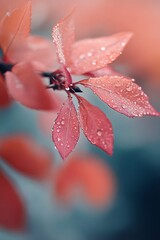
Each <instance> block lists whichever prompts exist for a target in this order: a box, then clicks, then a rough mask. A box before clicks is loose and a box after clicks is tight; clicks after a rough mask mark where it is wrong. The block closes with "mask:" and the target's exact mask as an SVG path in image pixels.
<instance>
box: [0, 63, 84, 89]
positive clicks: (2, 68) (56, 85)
mask: <svg viewBox="0 0 160 240" xmlns="http://www.w3.org/2000/svg"><path fill="white" fill-rule="evenodd" d="M13 66H14V64H10V63H5V62H2V61H1V62H0V73H1V74H2V75H4V74H5V73H6V72H8V71H12V68H13ZM40 75H41V76H42V77H46V78H49V84H48V85H47V86H46V89H50V88H52V89H53V90H65V76H64V75H63V73H62V72H61V71H60V70H56V71H54V72H41V73H40ZM4 80H5V78H4ZM68 91H69V92H70V93H76V92H77V93H78V92H79V93H81V92H82V90H81V89H80V88H79V87H77V86H76V85H74V84H72V85H70V86H69V90H68Z"/></svg>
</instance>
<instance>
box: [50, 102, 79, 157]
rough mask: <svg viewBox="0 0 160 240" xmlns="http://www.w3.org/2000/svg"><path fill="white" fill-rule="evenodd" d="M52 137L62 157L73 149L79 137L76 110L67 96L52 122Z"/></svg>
mask: <svg viewBox="0 0 160 240" xmlns="http://www.w3.org/2000/svg"><path fill="white" fill-rule="evenodd" d="M52 139H53V141H54V143H55V145H56V148H57V150H58V151H59V153H60V155H61V157H62V158H63V159H65V158H67V156H68V155H69V154H70V153H71V152H72V151H73V149H74V148H75V146H76V144H77V142H78V139H79V122H78V118H77V112H76V109H75V106H74V105H73V102H72V98H71V97H69V98H68V99H67V100H66V102H65V104H64V105H63V107H62V109H61V110H60V113H59V114H58V117H57V119H56V121H55V124H54V129H53V132H52Z"/></svg>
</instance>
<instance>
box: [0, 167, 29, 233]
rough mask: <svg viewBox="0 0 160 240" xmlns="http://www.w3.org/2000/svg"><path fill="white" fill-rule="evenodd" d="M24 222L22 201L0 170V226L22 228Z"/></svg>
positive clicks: (12, 228) (13, 228)
mask: <svg viewBox="0 0 160 240" xmlns="http://www.w3.org/2000/svg"><path fill="white" fill-rule="evenodd" d="M24 224H25V210H24V206H23V202H22V200H21V199H20V197H19V195H18V193H17V192H16V190H15V189H14V187H13V185H12V184H11V182H10V181H9V180H8V179H7V177H6V176H5V175H4V174H3V172H2V171H1V170H0V228H1V227H2V228H6V229H9V230H22V229H23V228H24Z"/></svg>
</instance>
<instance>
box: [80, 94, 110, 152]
mask: <svg viewBox="0 0 160 240" xmlns="http://www.w3.org/2000/svg"><path fill="white" fill-rule="evenodd" d="M78 100H79V116H80V125H81V127H82V129H83V132H84V134H85V136H86V137H87V139H88V140H89V141H90V142H91V143H92V144H95V145H96V146H97V147H99V148H101V149H102V150H104V151H105V152H107V153H108V154H110V155H112V152H113V130H112V125H111V123H110V121H109V119H108V118H107V117H106V116H105V114H104V113H103V112H102V111H101V110H100V109H99V108H98V107H96V106H93V105H92V104H90V103H89V102H88V101H86V100H85V99H84V98H82V97H78Z"/></svg>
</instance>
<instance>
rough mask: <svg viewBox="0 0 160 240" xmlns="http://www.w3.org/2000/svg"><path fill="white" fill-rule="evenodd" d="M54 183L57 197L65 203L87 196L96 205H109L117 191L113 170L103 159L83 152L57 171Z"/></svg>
mask: <svg viewBox="0 0 160 240" xmlns="http://www.w3.org/2000/svg"><path fill="white" fill-rule="evenodd" d="M54 184H55V192H56V195H57V197H58V198H59V199H60V200H61V201H63V202H64V203H71V202H73V201H74V198H75V197H76V198H77V197H78V198H80V197H81V198H82V197H85V198H86V200H88V201H89V203H90V204H92V205H94V206H95V205H96V206H101V205H104V204H105V205H107V204H109V203H110V202H111V200H112V199H113V196H114V192H115V179H114V176H113V174H112V172H111V170H110V169H109V168H107V166H106V165H104V164H103V162H102V161H101V159H97V158H96V157H95V156H94V157H93V156H91V155H83V154H82V153H80V154H77V155H76V156H74V157H73V158H71V159H69V161H67V162H66V164H65V165H63V166H62V167H61V168H60V169H59V170H58V171H57V174H56V177H55V178H54ZM77 195H78V196H77Z"/></svg>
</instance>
